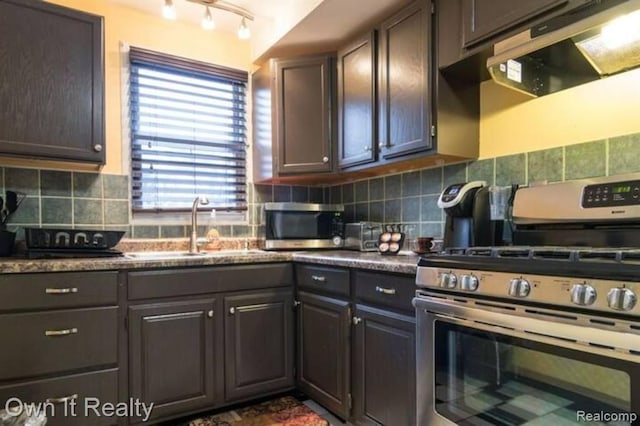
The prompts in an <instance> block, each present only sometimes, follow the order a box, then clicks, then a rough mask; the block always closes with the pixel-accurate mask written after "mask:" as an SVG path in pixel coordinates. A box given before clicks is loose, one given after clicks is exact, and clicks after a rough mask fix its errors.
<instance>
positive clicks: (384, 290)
mask: <svg viewBox="0 0 640 426" xmlns="http://www.w3.org/2000/svg"><path fill="white" fill-rule="evenodd" d="M376 293H382V294H396V289H395V288H384V287H380V286H376Z"/></svg>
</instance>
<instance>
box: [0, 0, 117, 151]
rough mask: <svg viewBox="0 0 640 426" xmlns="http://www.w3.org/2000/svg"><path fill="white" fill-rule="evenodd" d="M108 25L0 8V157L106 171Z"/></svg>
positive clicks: (24, 4) (32, 6)
mask: <svg viewBox="0 0 640 426" xmlns="http://www.w3.org/2000/svg"><path fill="white" fill-rule="evenodd" d="M102 38H103V34H102V18H101V17H99V16H95V15H90V14H87V13H83V12H79V11H76V10H72V9H68V8H64V7H61V6H57V5H54V4H51V3H47V2H42V1H35V0H6V1H2V2H0V52H2V54H0V82H2V83H1V84H0V102H1V103H2V108H0V154H5V155H21V156H27V157H36V158H49V159H60V160H78V161H88V162H94V163H100V164H103V163H104V158H105V155H104V154H105V152H104V125H103V115H104V101H103V96H104V95H103V93H104V69H103V68H104V66H103V41H102Z"/></svg>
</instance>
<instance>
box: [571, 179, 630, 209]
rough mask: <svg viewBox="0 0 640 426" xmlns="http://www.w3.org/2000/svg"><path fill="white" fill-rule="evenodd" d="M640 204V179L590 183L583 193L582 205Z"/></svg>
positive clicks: (587, 206) (613, 205) (585, 206)
mask: <svg viewBox="0 0 640 426" xmlns="http://www.w3.org/2000/svg"><path fill="white" fill-rule="evenodd" d="M632 205H640V180H638V181H636V180H634V181H631V180H630V181H625V182H615V183H608V184H596V185H588V186H586V187H585V188H584V192H583V194H582V207H584V208H589V207H616V206H632Z"/></svg>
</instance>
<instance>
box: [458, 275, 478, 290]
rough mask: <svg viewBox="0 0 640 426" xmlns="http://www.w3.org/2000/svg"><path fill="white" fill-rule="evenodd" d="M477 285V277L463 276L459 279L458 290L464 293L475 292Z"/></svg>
mask: <svg viewBox="0 0 640 426" xmlns="http://www.w3.org/2000/svg"><path fill="white" fill-rule="evenodd" d="M478 285H479V282H478V277H476V276H475V275H463V276H461V277H460V288H461V289H463V290H464V291H476V290H477V289H478Z"/></svg>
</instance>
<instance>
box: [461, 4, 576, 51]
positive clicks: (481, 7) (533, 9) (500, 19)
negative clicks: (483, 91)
mask: <svg viewBox="0 0 640 426" xmlns="http://www.w3.org/2000/svg"><path fill="white" fill-rule="evenodd" d="M564 3H567V0H518V1H511V0H462V22H463V31H462V43H463V46H464V47H465V48H468V47H470V46H472V45H474V44H476V43H479V42H482V41H484V40H487V39H489V38H491V36H493V35H496V34H498V33H500V32H502V31H505V30H508V29H510V28H512V27H514V26H516V25H518V24H520V23H521V22H524V21H527V20H529V19H531V18H534V17H536V16H538V15H541V14H543V13H544V12H546V11H548V10H550V9H553V8H555V7H558V6H560V5H562V4H564Z"/></svg>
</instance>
